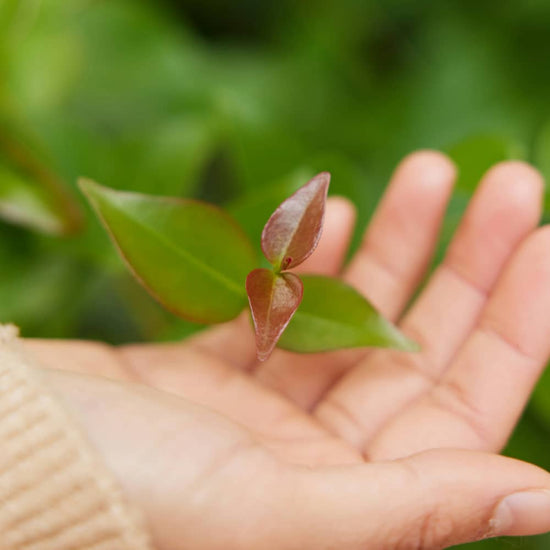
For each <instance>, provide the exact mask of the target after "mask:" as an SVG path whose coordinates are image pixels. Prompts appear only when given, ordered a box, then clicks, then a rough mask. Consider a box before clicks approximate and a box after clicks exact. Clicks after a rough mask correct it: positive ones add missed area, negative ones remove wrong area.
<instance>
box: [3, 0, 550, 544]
mask: <svg viewBox="0 0 550 550" xmlns="http://www.w3.org/2000/svg"><path fill="white" fill-rule="evenodd" d="M549 37H550V2H548V1H547V0H528V1H519V0H516V1H506V0H503V1H501V2H494V1H493V0H476V1H475V2H474V1H460V2H459V1H446V2H436V1H424V0H416V1H405V0H386V1H384V2H381V1H380V2H373V1H367V0H365V1H361V0H326V1H321V0H304V1H302V2H293V1H291V0H263V1H262V2H258V1H257V0H242V1H240V2H226V1H223V0H185V1H181V2H175V1H169V0H164V1H159V0H157V1H152V0H151V1H150V2H146V1H138V0H132V1H130V0H127V1H125V0H110V1H101V0H71V1H70V2H67V1H66V0H0V218H1V220H2V221H0V321H12V322H15V323H17V324H18V325H20V326H21V328H22V332H23V334H24V335H25V336H42V337H76V338H98V339H103V340H106V341H109V342H113V343H121V342H127V341H131V340H162V339H169V338H178V337H181V336H183V335H186V334H189V333H190V332H192V331H193V330H196V329H197V327H194V326H192V325H190V324H189V323H185V322H183V321H181V320H178V319H175V318H173V317H171V316H170V315H169V314H167V313H165V312H164V311H163V310H162V309H161V308H160V307H158V306H157V305H156V304H155V303H154V302H153V301H152V300H151V299H150V298H149V297H148V296H147V294H146V293H145V292H144V291H142V289H141V288H140V287H138V286H137V284H135V283H134V282H133V281H132V279H131V278H130V276H129V275H128V273H127V272H126V270H125V269H124V267H123V266H122V263H121V262H120V260H119V259H118V257H117V256H116V253H115V252H114V250H113V247H112V246H111V245H110V243H109V241H108V239H107V237H106V235H105V233H104V231H103V230H102V229H101V227H100V226H99V224H98V223H97V221H96V220H95V219H94V218H93V216H92V215H91V213H90V211H89V210H88V209H87V207H86V206H85V204H84V201H83V200H82V197H81V196H80V195H79V193H78V192H77V191H76V187H75V182H76V179H77V177H78V176H81V175H83V176H87V177H90V178H94V179H96V180H97V181H99V182H101V183H103V184H105V185H109V186H112V187H115V188H120V189H134V190H141V191H145V192H150V193H156V194H166V195H179V196H193V197H200V198H203V199H207V200H210V201H213V202H216V203H219V204H223V205H226V206H228V207H229V208H230V209H231V210H232V211H233V213H234V214H235V215H236V216H237V217H238V219H239V220H240V221H241V222H242V223H243V225H244V227H245V229H246V230H247V232H249V233H250V235H251V237H252V238H253V239H254V242H256V243H258V241H259V233H260V230H261V227H262V225H263V223H264V222H265V221H266V219H267V217H268V216H269V214H270V212H271V210H272V209H273V208H274V207H275V206H276V205H277V204H278V203H279V202H280V201H281V200H282V199H283V198H284V197H285V196H286V195H288V194H289V192H290V191H291V190H293V189H294V188H296V187H297V186H298V185H300V184H302V183H304V182H305V181H306V179H307V177H308V176H309V175H311V174H313V173H314V172H316V171H320V170H329V171H331V172H332V177H333V179H332V184H331V192H332V193H334V194H343V195H346V196H348V197H350V198H351V199H352V200H353V201H354V202H355V203H356V205H357V207H358V211H359V229H358V231H357V235H356V238H355V241H354V242H355V244H354V246H356V245H357V241H358V237H359V235H360V229H362V228H364V226H365V225H366V223H367V220H368V218H369V216H370V214H371V213H372V210H373V208H374V206H375V204H376V201H377V200H378V198H379V197H380V195H381V193H382V191H383V189H384V187H385V185H386V184H387V181H388V178H389V175H390V174H391V171H392V169H393V167H394V166H395V165H396V163H397V162H398V160H399V159H400V158H401V157H402V156H404V155H405V154H406V153H408V152H410V151H411V150H413V149H417V148H421V147H430V148H436V149H441V150H444V151H447V152H449V153H450V154H451V155H452V156H453V158H454V159H455V160H456V162H457V164H458V165H459V168H460V174H461V175H460V178H459V182H458V186H457V191H456V193H455V196H454V198H453V201H452V203H451V206H450V208H449V212H448V216H447V219H446V222H445V228H444V232H443V238H442V242H441V245H440V249H439V253H438V256H439V257H441V253H442V250H443V249H444V247H445V244H446V243H447V242H448V240H449V238H450V235H451V234H452V231H453V229H454V227H456V223H457V221H458V219H459V217H460V214H461V212H462V211H463V209H464V207H465V205H466V203H467V201H468V198H469V197H470V196H471V194H472V192H473V190H474V188H475V186H476V183H477V181H478V179H479V176H480V175H481V174H482V173H483V171H484V170H485V169H486V168H487V167H488V166H490V165H491V164H492V163H494V162H496V161H499V160H502V159H506V158H524V159H527V160H529V161H530V162H532V163H534V164H535V165H536V166H538V167H539V168H540V169H541V170H542V172H543V173H545V175H546V176H547V178H550V107H549V102H548V98H549V97H550V55H549V46H548V39H549ZM545 217H546V219H547V220H548V219H550V209H547V210H546V213H545ZM506 452H507V454H510V455H512V456H517V457H520V458H522V459H526V460H529V461H532V462H535V463H537V464H539V465H541V466H543V467H545V468H547V469H550V378H549V377H547V378H545V379H543V380H542V382H541V383H540V384H539V386H538V388H537V391H536V392H535V395H534V398H533V399H532V401H531V404H530V406H529V408H528V410H527V412H526V414H525V415H524V418H523V420H522V422H521V424H520V427H519V429H518V430H517V431H516V433H515V435H514V437H513V438H512V441H511V442H510V445H509V447H508V448H507V450H506ZM467 547H468V548H472V549H475V548H480V549H490V548H503V549H510V548H522V549H529V550H530V549H533V550H534V549H547V548H550V536H543V537H535V538H531V539H522V540H518V539H516V540H511V539H509V540H502V539H501V540H496V541H487V542H484V543H479V544H477V545H469V546H467Z"/></svg>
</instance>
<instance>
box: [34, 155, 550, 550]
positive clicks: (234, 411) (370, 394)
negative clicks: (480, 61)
mask: <svg viewBox="0 0 550 550" xmlns="http://www.w3.org/2000/svg"><path fill="white" fill-rule="evenodd" d="M453 179H454V170H453V167H452V165H451V164H450V163H449V161H448V160H446V159H445V157H443V156H442V155H440V154H438V153H434V152H418V153H414V154H413V155H410V156H409V157H407V158H406V159H405V160H404V161H403V162H402V163H401V165H400V166H399V168H398V169H397V171H396V173H395V174H394V177H393V180H392V183H391V185H390V187H389V189H388V191H387V193H386V195H385V197H384V199H383V201H382V203H381V205H380V206H379V208H378V210H377V213H376V215H375V216H374V218H373V220H372V222H371V224H370V227H369V229H368V230H367V233H366V236H365V239H364V243H363V246H362V247H361V249H360V250H359V251H358V253H357V254H356V256H355V257H354V259H353V260H352V262H351V263H350V265H349V266H348V267H347V268H346V269H345V271H344V273H343V275H342V276H343V277H344V278H345V279H346V280H347V281H348V282H350V283H351V284H352V285H354V286H356V287H357V288H358V289H359V290H361V291H362V292H363V293H364V294H365V295H366V296H367V297H368V298H369V299H370V300H371V301H372V302H373V303H374V304H375V305H376V306H377V307H378V308H379V309H380V310H381V311H382V313H384V314H385V315H386V316H388V317H390V318H392V319H394V320H400V325H401V328H402V330H403V331H404V332H405V333H406V334H408V335H410V336H411V337H412V338H414V339H416V340H417V341H418V342H419V343H420V344H421V346H422V351H421V352H420V353H417V354H407V353H402V352H396V351H391V350H345V351H341V352H336V353H330V354H328V353H327V354H322V355H304V356H300V355H294V354H290V353H288V352H284V351H280V350H279V351H276V352H275V353H274V354H273V356H272V357H271V359H270V360H269V361H267V362H266V363H264V364H257V363H256V361H255V359H254V357H255V349H254V339H253V333H252V330H251V328H250V324H249V322H248V319H247V318H246V316H243V317H241V318H239V319H238V320H236V321H234V322H232V323H229V324H226V325H223V326H220V327H217V328H214V329H212V330H209V331H207V332H205V333H202V334H200V335H199V336H197V337H195V338H192V339H190V340H188V341H187V342H185V343H181V344H164V345H158V344H157V345H133V346H125V347H122V348H119V349H114V348H109V347H107V346H103V345H101V344H93V343H83V342H44V341H34V342H33V341H29V343H28V344H29V346H30V347H32V348H33V349H34V351H35V354H36V355H37V356H38V357H39V358H40V360H41V361H42V363H44V364H45V365H49V366H53V367H56V368H58V369H59V368H62V369H66V370H73V371H80V372H84V373H88V374H94V375H100V376H96V377H90V376H78V375H74V374H68V373H62V372H56V371H50V372H49V373H48V380H49V381H50V383H51V385H52V387H53V388H54V389H55V390H56V391H57V392H58V393H59V394H60V396H61V397H62V398H63V399H64V400H65V401H66V402H67V404H68V406H69V407H70V408H71V409H72V410H73V411H74V413H75V415H76V416H77V418H78V419H79V420H80V421H81V424H82V425H83V427H84V429H85V430H86V431H87V433H88V435H89V437H90V438H91V440H92V443H93V444H94V445H95V446H96V448H97V449H98V450H99V451H100V452H101V453H102V454H103V456H104V457H105V460H106V461H107V463H108V465H109V466H110V467H111V469H112V470H113V471H114V472H115V474H116V475H117V477H118V478H119V479H120V481H121V482H122V483H123V485H124V487H125V488H126V491H127V493H128V495H129V497H130V498H131V499H132V500H133V501H134V502H136V503H137V504H138V505H139V506H140V507H141V508H142V509H143V510H144V511H145V513H146V516H147V518H148V520H149V523H150V526H151V530H152V533H153V536H154V539H155V543H156V546H157V548H158V549H159V550H168V549H170V550H172V549H178V548H187V547H189V548H204V549H209V550H210V549H217V548H224V549H227V548H231V549H239V550H240V549H249V548H250V549H257V548H262V549H267V550H269V549H270V548H277V549H287V548H288V549H294V548H295V549H299V548H300V549H301V548H310V547H311V548H320V549H323V548H339V549H342V550H348V549H349V550H355V549H363V548H369V549H373V550H377V549H396V548H399V549H409V548H410V549H425V550H427V549H436V548H443V547H447V546H449V545H451V544H457V543H459V542H464V541H470V540H474V539H478V538H482V537H485V536H491V535H506V534H508V535H520V534H535V533H539V532H543V531H546V530H550V492H545V491H550V475H548V474H547V473H545V472H543V471H542V470H540V469H538V468H536V467H534V466H531V465H528V464H524V463H521V462H518V461H515V460H512V459H508V458H503V457H498V456H496V455H494V454H492V453H495V452H497V451H499V450H500V449H501V448H502V446H503V445H504V443H505V442H506V440H507V438H508V436H509V434H510V432H511V430H512V428H513V426H514V424H515V423H516V421H517V419H518V417H519V415H520V414H521V411H522V409H523V407H524V405H525V402H526V400H527V398H528V396H529V393H530V391H531V388H532V387H533V385H534V383H535V381H536V379H537V377H538V375H539V374H540V371H541V369H542V367H543V366H544V364H545V361H546V358H547V356H548V354H549V352H550V316H548V315H547V312H548V310H549V309H550V254H549V253H548V252H547V251H550V229H549V228H542V229H535V227H536V225H537V223H538V218H539V214H540V208H541V200H542V199H541V197H542V187H543V185H542V181H541V178H540V176H539V175H538V174H537V173H536V172H535V171H534V170H533V169H532V168H530V167H528V166H527V165H525V164H522V163H519V162H508V163H503V164H500V165H498V166H496V167H494V168H493V169H492V170H491V171H490V172H489V173H488V174H487V175H486V176H485V178H484V180H483V182H482V184H481V186H480V188H479V189H478V191H477V192H476V195H475V197H474V198H473V200H472V203H471V204H470V206H469V208H468V210H467V212H466V214H465V216H464V219H463V220H462V223H461V226H460V228H459V229H458V231H457V234H456V236H455V238H454V239H453V241H452V244H451V246H450V248H449V251H448V252H447V255H446V258H445V260H444V262H443V264H442V265H441V266H439V267H438V268H437V269H436V271H435V272H434V274H433V275H432V277H431V278H430V280H429V282H428V284H427V286H426V287H425V289H424V290H423V292H422V293H421V294H420V296H419V297H418V298H417V299H416V301H415V303H414V305H413V306H412V308H410V309H409V311H408V312H407V313H405V314H403V310H404V308H405V306H406V304H407V302H408V301H409V300H410V298H411V296H412V294H413V293H414V292H415V290H416V289H417V286H418V284H419V282H420V280H421V279H422V276H423V274H424V272H425V270H426V267H427V265H428V263H429V260H430V257H431V254H432V252H433V249H434V246H435V243H436V239H437V235H438V231H439V227H440V222H441V220H442V217H443V213H444V209H445V206H446V204H447V201H448V198H449V196H450V193H451V187H452V181H453ZM352 229H353V209H352V207H351V205H349V203H347V202H346V201H343V200H342V199H332V200H331V201H329V209H328V212H327V220H326V224H325V231H324V236H323V238H322V240H321V243H320V245H319V249H318V250H317V251H316V253H315V254H314V255H313V256H312V257H311V258H310V259H309V260H308V261H307V262H306V263H305V264H304V270H310V271H316V272H323V273H326V274H331V275H336V274H337V273H339V272H340V269H341V267H342V262H343V258H344V256H345V251H346V249H347V246H348V243H349V238H350V235H351V232H352ZM101 376H106V377H109V378H114V379H117V380H118V382H111V381H106V380H104V379H103V378H102V377H101ZM144 386H151V387H152V388H154V389H150V388H146V387H144ZM158 390H160V391H158ZM170 394H172V395H170ZM525 491H527V493H524V492H525ZM516 493H519V494H518V495H517V496H514V497H511V500H507V501H505V504H502V502H503V499H505V498H506V497H507V496H509V495H513V494H516ZM497 509H498V510H500V512H501V513H500V515H498V514H497V515H495V514H496V513H497V512H496V511H497Z"/></svg>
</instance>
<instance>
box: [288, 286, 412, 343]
mask: <svg viewBox="0 0 550 550" xmlns="http://www.w3.org/2000/svg"><path fill="white" fill-rule="evenodd" d="M301 279H302V282H303V284H304V297H303V300H302V303H301V304H300V307H299V308H298V311H297V312H296V314H295V315H294V317H293V318H292V320H291V321H290V323H289V324H288V326H287V328H286V330H285V332H284V333H283V335H282V336H281V338H280V340H279V344H278V345H279V347H281V348H283V349H287V350H290V351H296V352H301V353H313V352H319V351H330V350H335V349H340V348H354V347H380V348H396V349H400V350H403V351H417V350H418V346H417V345H416V344H415V343H414V342H413V341H411V340H409V339H408V338H407V337H406V336H404V335H403V334H402V333H401V332H400V331H399V330H398V329H397V328H396V327H395V326H394V325H392V324H391V323H390V322H389V321H387V320H386V319H384V318H383V317H382V316H381V315H380V314H379V313H378V312H377V311H376V310H375V309H374V308H373V307H372V306H371V305H370V304H369V302H367V300H366V299H365V298H364V297H363V296H362V295H361V294H359V292H357V291H356V290H355V289H354V288H352V287H350V286H348V285H347V284H346V283H344V282H342V281H341V280H339V279H333V278H330V277H323V276H317V275H307V276H301Z"/></svg>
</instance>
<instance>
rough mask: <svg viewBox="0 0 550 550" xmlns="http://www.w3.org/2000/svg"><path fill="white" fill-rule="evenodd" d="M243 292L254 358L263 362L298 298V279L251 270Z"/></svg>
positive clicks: (301, 286)
mask: <svg viewBox="0 0 550 550" xmlns="http://www.w3.org/2000/svg"><path fill="white" fill-rule="evenodd" d="M246 292H247V294H248V300H249V302H250V310H251V312H252V319H253V321H254V328H255V331H256V349H257V354H258V359H259V360H260V361H265V360H266V359H267V358H268V357H269V356H270V355H271V352H272V351H273V349H274V348H275V345H276V344H277V341H278V340H279V338H280V337H281V334H282V333H283V331H284V330H285V328H286V326H287V325H288V323H289V321H290V319H291V318H292V316H293V315H294V313H295V312H296V309H297V308H298V306H299V305H300V302H301V301H302V296H303V285H302V281H301V280H300V278H299V277H298V276H297V275H294V274H293V273H282V274H276V273H273V271H271V270H269V269H254V270H253V271H251V272H250V273H249V274H248V277H247V278H246Z"/></svg>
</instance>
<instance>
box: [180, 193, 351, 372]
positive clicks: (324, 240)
mask: <svg viewBox="0 0 550 550" xmlns="http://www.w3.org/2000/svg"><path fill="white" fill-rule="evenodd" d="M354 227H355V208H354V207H353V205H352V204H351V203H350V201H348V200H347V199H345V198H343V197H330V198H329V199H328V200H327V207H326V213H325V223H324V229H323V233H322V235H321V239H320V241H319V245H318V246H317V249H316V250H315V252H314V253H313V254H312V255H311V256H310V257H309V258H308V259H307V260H306V261H305V262H304V263H303V264H302V265H301V266H300V269H299V270H298V271H302V272H304V271H307V272H315V273H320V274H323V275H335V274H337V273H338V272H339V271H340V269H341V268H342V264H343V262H344V258H345V255H346V252H347V250H348V247H349V242H350V240H351V236H352V234H353V229H354ZM189 343H190V344H191V345H192V346H195V347H197V348H199V349H201V350H202V351H206V352H208V353H210V354H212V355H213V356H214V357H218V358H221V359H223V360H225V361H229V362H230V363H232V364H233V365H235V366H237V367H238V368H241V369H244V370H249V369H251V368H252V367H253V366H255V365H256V341H255V338H254V332H253V328H252V325H251V323H250V319H249V313H248V311H246V312H244V313H243V314H242V315H240V316H239V317H238V318H237V319H236V320H235V321H231V322H230V323H225V324H223V325H221V326H219V327H215V328H213V329H210V330H207V331H205V332H203V333H201V334H199V335H198V336H195V337H194V338H192V339H191V340H190V341H189Z"/></svg>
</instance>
